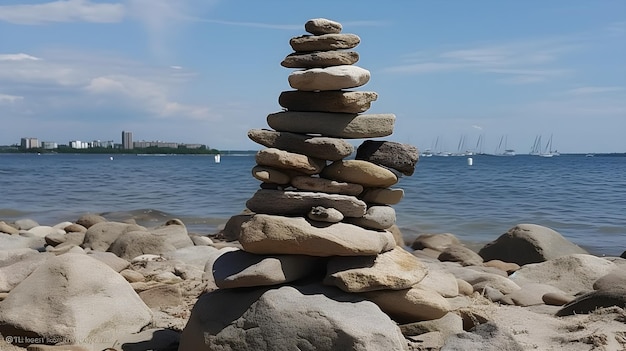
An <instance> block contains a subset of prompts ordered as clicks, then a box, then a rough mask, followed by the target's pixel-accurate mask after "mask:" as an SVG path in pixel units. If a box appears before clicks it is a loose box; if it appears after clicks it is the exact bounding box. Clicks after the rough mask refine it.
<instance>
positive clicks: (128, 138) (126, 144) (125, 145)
mask: <svg viewBox="0 0 626 351" xmlns="http://www.w3.org/2000/svg"><path fill="white" fill-rule="evenodd" d="M132 148H133V133H132V132H127V131H122V149H127V150H128V149H132Z"/></svg>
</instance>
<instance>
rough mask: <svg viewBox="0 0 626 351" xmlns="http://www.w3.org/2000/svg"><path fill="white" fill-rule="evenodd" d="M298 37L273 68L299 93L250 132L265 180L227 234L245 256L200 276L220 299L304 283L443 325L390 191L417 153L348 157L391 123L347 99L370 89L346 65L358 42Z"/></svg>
mask: <svg viewBox="0 0 626 351" xmlns="http://www.w3.org/2000/svg"><path fill="white" fill-rule="evenodd" d="M305 30H306V31H307V32H308V33H310V35H303V36H299V37H294V38H292V39H291V40H290V44H291V47H292V48H293V50H294V51H295V52H293V53H291V54H289V55H288V56H287V57H286V58H285V59H284V60H283V61H282V63H281V65H282V66H284V67H287V68H294V69H301V70H295V71H293V72H292V73H291V74H290V75H289V78H288V80H289V84H290V86H291V87H292V88H294V89H295V90H291V91H284V92H282V93H281V94H280V97H279V104H280V105H281V106H282V107H283V108H284V110H283V111H281V112H277V113H272V114H270V115H268V117H267V123H268V125H269V126H270V127H271V128H272V129H271V130H269V129H253V130H250V131H249V132H248V136H249V138H250V139H252V140H253V141H254V142H256V143H259V144H261V145H263V146H265V147H266V148H265V149H262V150H260V151H259V152H258V153H257V154H256V163H257V164H256V166H255V167H254V168H253V169H252V175H253V176H254V177H255V178H256V179H258V180H260V181H261V182H262V184H261V187H260V189H259V190H258V191H257V192H256V193H255V194H254V195H253V196H252V197H251V198H250V199H249V200H248V201H247V203H246V207H247V209H249V210H250V211H251V212H252V214H241V215H237V216H233V217H231V220H230V221H229V223H228V224H227V227H230V228H227V231H230V232H236V233H237V239H238V240H239V243H240V244H241V248H242V249H235V250H233V249H232V248H230V249H227V250H222V251H227V252H225V253H221V254H220V255H215V257H213V258H211V259H209V262H208V263H207V267H206V269H205V274H209V273H212V275H213V276H212V277H210V278H211V279H212V280H213V283H214V286H215V288H217V289H218V292H219V291H223V290H224V289H228V290H233V289H235V290H239V289H241V288H259V287H265V289H267V288H268V287H276V288H278V287H280V286H283V287H284V286H289V283H291V284H300V285H302V284H303V283H302V282H303V281H304V282H308V283H311V282H312V283H313V284H317V285H318V286H334V287H337V288H339V289H341V291H342V293H348V294H352V295H356V296H357V297H358V298H359V299H362V300H366V301H369V302H373V303H374V304H376V305H377V306H378V308H380V310H381V311H382V312H384V314H386V315H387V316H388V317H386V318H391V320H392V321H395V322H396V323H399V324H406V323H412V322H417V321H425V320H433V319H438V318H441V317H442V316H444V315H446V314H447V313H448V312H449V311H450V305H449V303H448V302H447V300H446V299H445V298H444V297H443V296H441V294H439V293H438V292H437V291H436V290H434V289H428V288H427V287H424V286H422V285H420V282H421V281H422V280H427V279H424V278H425V277H426V276H427V274H428V269H427V267H426V266H425V265H424V264H423V263H422V262H421V261H420V260H419V259H418V258H417V257H415V256H414V255H412V254H410V253H409V252H408V251H406V250H405V249H404V248H403V247H402V246H403V245H404V244H403V242H402V239H401V238H400V237H399V236H401V235H400V234H399V231H398V230H397V227H396V226H395V220H396V215H395V211H394V209H393V207H391V205H393V204H396V203H398V202H399V201H400V200H401V199H402V197H403V195H404V192H403V190H402V189H398V188H390V187H392V186H393V185H395V184H396V183H398V180H399V178H400V177H401V176H402V175H406V176H410V175H412V174H413V172H414V170H415V166H416V164H417V162H418V150H417V149H416V148H415V147H413V146H411V145H407V144H400V143H396V142H391V141H375V140H365V141H363V142H362V144H361V145H360V146H359V147H358V148H357V151H356V156H355V157H354V159H351V158H349V157H350V156H351V155H352V154H353V153H354V147H353V146H352V145H351V144H350V143H349V142H347V141H346V139H367V138H379V137H386V136H389V135H391V134H392V133H393V127H394V122H395V115H393V114H364V112H366V111H367V110H368V109H369V107H370V104H371V103H372V102H373V101H375V100H376V99H377V97H378V95H377V94H376V93H375V92H371V91H357V90H347V89H352V88H357V87H360V86H362V85H364V84H366V83H367V82H368V81H369V79H370V72H369V71H367V70H365V69H363V68H360V67H358V66H356V65H354V64H355V63H356V62H357V61H358V59H359V55H358V53H357V52H355V51H352V50H351V49H353V48H355V47H356V46H357V45H358V44H359V43H360V38H359V37H358V36H357V35H355V34H344V33H341V31H342V26H341V24H340V23H338V22H335V21H331V20H327V19H312V20H309V21H308V22H306V24H305ZM233 226H234V227H235V228H234V229H233ZM392 232H395V233H396V234H395V235H396V236H395V237H394V234H392ZM320 283H321V284H320ZM455 288H456V287H455ZM244 291H249V289H246V290H244ZM213 293H214V292H213ZM257 297H258V296H257ZM196 308H199V307H198V305H197V306H196ZM204 313H205V314H206V313H208V312H206V311H205V312H204ZM355 318H357V319H359V318H360V319H363V318H364V317H363V316H361V317H358V316H355ZM365 318H367V317H365ZM193 319H194V313H193V312H192V317H191V320H193ZM190 323H192V322H190ZM392 324H393V325H394V326H395V324H394V323H392ZM396 328H397V327H396ZM244 329H245V328H244ZM183 339H184V340H185V339H186V338H185V337H184V335H183ZM207 340H208V339H207Z"/></svg>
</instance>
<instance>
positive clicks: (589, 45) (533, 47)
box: [0, 0, 626, 153]
mask: <svg viewBox="0 0 626 351" xmlns="http://www.w3.org/2000/svg"><path fill="white" fill-rule="evenodd" d="M625 13H626V1H623V0H604V1H588V0H553V1H541V0H528V1H523V2H515V1H499V0H484V1H451V2H450V1H446V2H437V1H395V2H394V1H392V2H384V3H381V2H379V1H372V0H363V1H360V2H359V3H358V5H355V3H353V2H338V1H329V0H320V1H317V2H316V3H315V6H312V5H311V4H310V3H307V2H299V1H291V2H273V1H271V0H270V2H269V3H268V2H267V1H264V2H256V1H253V2H246V4H245V11H242V8H241V3H240V2H236V1H235V2H234V1H224V0H213V1H197V0H179V1H171V0H151V1H149V2H146V1H138V0H107V1H95V0H80V1H64V0H29V1H23V0H4V1H2V4H1V5H0V33H2V35H1V37H2V47H1V48H0V123H2V126H3V128H0V144H11V143H14V142H15V140H16V139H18V138H19V137H20V136H29V135H33V136H37V135H39V136H42V137H43V138H44V140H71V139H72V138H74V135H76V134H77V131H80V132H79V133H80V137H81V138H84V139H86V140H94V139H98V138H106V139H110V138H111V136H114V137H113V138H114V139H115V140H117V138H119V136H118V135H119V131H120V130H130V131H135V132H136V133H139V131H141V134H142V135H145V136H146V138H148V139H156V140H185V141H187V142H189V143H199V144H207V145H208V144H210V145H211V146H212V147H215V148H217V149H224V150H251V149H259V148H261V147H260V146H259V145H257V144H255V143H254V142H253V141H251V140H250V139H248V138H247V132H248V130H250V129H253V128H267V123H266V117H267V115H268V114H271V113H274V112H277V111H280V110H281V107H280V105H279V104H278V96H279V95H280V93H281V92H282V91H287V90H292V88H291V87H290V86H289V84H288V81H287V79H288V76H289V74H290V73H291V72H292V71H293V70H291V69H286V68H284V67H282V66H281V65H280V62H281V61H282V60H283V59H284V58H285V56H287V55H289V54H290V53H292V49H291V47H290V45H289V40H290V39H291V38H292V37H296V36H300V35H303V34H305V33H306V32H305V31H304V23H305V22H306V21H307V20H309V19H311V18H317V17H324V18H329V19H332V20H336V21H338V22H340V23H341V24H342V25H343V32H344V33H354V34H357V35H358V36H359V37H360V38H361V43H360V44H359V45H358V46H357V47H356V48H355V51H357V52H358V53H359V55H360V59H359V61H358V62H357V63H356V65H357V66H359V67H361V68H364V69H367V70H369V71H370V73H371V79H370V81H369V82H368V83H367V84H366V85H364V86H363V87H359V88H358V89H357V90H363V91H374V92H376V93H377V94H378V99H377V100H376V101H374V102H373V103H372V107H371V108H370V110H368V111H367V113H393V114H395V115H396V116H397V120H396V125H395V129H394V133H393V134H392V135H391V136H389V137H387V138H384V139H385V140H393V141H397V142H402V143H409V144H411V145H415V146H417V147H418V148H419V149H420V150H423V149H426V148H430V147H432V145H433V141H434V140H436V139H437V138H439V139H440V141H441V140H443V142H444V143H445V144H447V148H448V149H449V150H454V149H456V145H457V142H458V140H459V139H460V138H461V137H462V136H465V137H466V138H467V140H468V142H469V141H474V142H475V141H476V140H477V138H478V136H479V135H483V136H484V149H485V150H495V149H496V147H497V146H498V143H499V140H500V138H501V137H502V136H507V139H508V145H509V147H511V148H513V149H515V150H517V151H518V152H527V151H528V150H530V148H531V147H532V145H533V141H534V139H535V137H536V136H537V135H543V137H544V139H545V138H548V136H549V135H553V143H554V146H555V147H556V148H558V150H559V151H561V152H566V153H573V152H579V153H585V152H594V153H600V152H625V151H626V138H624V136H623V131H624V130H626V82H625V80H624V77H626V45H624V42H626V18H625V16H624V14H625ZM95 38H97V40H96V39H95ZM135 138H136V136H135ZM350 142H351V143H353V144H357V145H358V144H359V143H360V142H362V140H353V141H350Z"/></svg>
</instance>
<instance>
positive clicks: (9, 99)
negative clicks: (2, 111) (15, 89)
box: [0, 94, 24, 104]
mask: <svg viewBox="0 0 626 351" xmlns="http://www.w3.org/2000/svg"><path fill="white" fill-rule="evenodd" d="M23 99H24V97H23V96H17V95H8V94H0V104H4V103H9V104H12V103H14V102H16V101H19V100H23Z"/></svg>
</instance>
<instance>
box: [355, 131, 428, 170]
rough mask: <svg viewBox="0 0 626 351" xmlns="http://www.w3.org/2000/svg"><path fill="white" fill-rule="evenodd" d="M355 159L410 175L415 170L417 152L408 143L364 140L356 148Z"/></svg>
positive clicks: (417, 157)
mask: <svg viewBox="0 0 626 351" xmlns="http://www.w3.org/2000/svg"><path fill="white" fill-rule="evenodd" d="M355 159H357V160H364V161H370V162H372V163H376V164H378V165H381V166H385V167H389V168H392V169H395V170H396V171H398V172H400V173H402V174H404V175H407V176H410V175H413V173H414V172H415V165H417V162H418V159H419V153H418V151H417V148H416V147H415V146H413V145H409V144H401V143H396V142H393V141H382V140H366V141H364V142H363V143H362V144H361V145H359V147H358V148H357V151H356V157H355Z"/></svg>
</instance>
